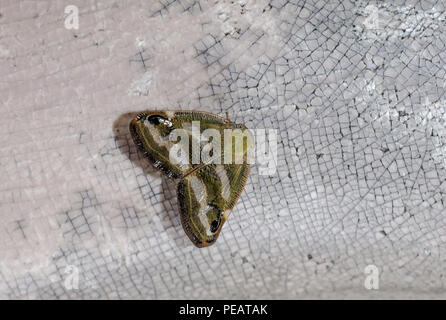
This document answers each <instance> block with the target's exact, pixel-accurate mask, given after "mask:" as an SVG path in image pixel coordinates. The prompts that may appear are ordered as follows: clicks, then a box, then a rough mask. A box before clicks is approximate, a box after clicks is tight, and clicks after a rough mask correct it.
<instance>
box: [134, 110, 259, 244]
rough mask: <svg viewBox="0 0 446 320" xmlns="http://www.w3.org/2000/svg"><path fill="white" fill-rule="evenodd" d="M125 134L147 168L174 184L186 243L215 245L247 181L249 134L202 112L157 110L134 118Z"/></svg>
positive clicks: (250, 147)
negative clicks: (141, 156) (187, 241)
mask: <svg viewBox="0 0 446 320" xmlns="http://www.w3.org/2000/svg"><path fill="white" fill-rule="evenodd" d="M197 124H198V127H197ZM197 128H198V129H197ZM178 129H181V130H178ZM194 130H195V131H194ZM130 132H131V134H132V137H133V140H134V142H135V144H136V145H137V146H138V148H139V149H140V150H141V151H142V152H143V153H144V155H145V156H146V157H147V158H148V159H149V160H150V161H151V162H152V164H153V165H154V166H155V167H156V168H158V169H160V170H161V171H162V172H164V173H165V174H166V175H167V176H168V177H169V178H171V179H173V180H174V181H175V182H176V183H177V196H178V203H179V211H180V219H181V223H182V226H183V229H184V231H185V232H186V234H187V236H188V237H189V239H190V240H191V241H192V242H193V243H194V244H195V245H196V246H197V247H206V246H209V245H212V244H213V243H215V241H216V240H217V238H218V235H219V234H220V231H221V229H222V227H223V224H224V223H225V221H226V220H227V218H228V216H229V213H230V212H231V211H232V209H233V208H234V206H235V204H236V203H237V201H238V199H239V197H240V195H241V193H242V191H243V188H244V187H245V184H246V181H247V179H248V174H249V167H250V165H249V161H248V157H249V155H250V152H252V151H251V150H252V144H250V142H251V143H252V141H253V140H252V134H251V132H250V131H249V129H247V128H246V127H245V126H244V125H240V124H235V123H233V122H231V121H230V120H229V119H228V117H227V116H226V118H223V117H220V116H217V115H215V114H212V113H208V112H201V111H166V110H158V111H146V112H142V113H139V114H138V115H137V116H136V117H135V118H133V120H132V121H131V123H130ZM179 133H181V134H179ZM209 133H210V134H209ZM197 134H198V137H197ZM211 136H212V138H210V137H211ZM203 137H204V138H203ZM179 138H180V139H179ZM240 139H241V140H240ZM178 140H180V141H178ZM240 141H242V142H240ZM237 143H239V144H238V145H237ZM240 143H241V144H240ZM194 146H195V147H197V146H198V148H195V149H194ZM186 149H188V150H186ZM219 157H220V158H219ZM228 158H230V159H229V161H228ZM197 159H198V160H199V161H197ZM237 159H238V161H237Z"/></svg>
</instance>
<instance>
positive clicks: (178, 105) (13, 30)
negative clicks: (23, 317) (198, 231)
mask: <svg viewBox="0 0 446 320" xmlns="http://www.w3.org/2000/svg"><path fill="white" fill-rule="evenodd" d="M64 5H65V4H63V3H62V2H60V1H15V0H14V1H13V0H9V1H8V0H2V1H1V6H0V74H1V81H0V91H1V94H0V102H1V108H0V130H1V135H0V164H1V165H0V184H1V188H0V298H62V299H67V298H101V299H106V298H149V299H161V298H164V299H167V298H223V299H224V298H227V297H231V298H251V299H252V298H319V297H338V298H349V297H362V298H383V297H399V298H405V297H430V298H440V297H441V298H445V297H446V296H445V293H444V287H445V277H444V276H443V274H444V269H445V267H446V261H445V259H446V251H445V247H446V225H445V221H446V210H445V201H446V199H445V192H446V191H445V190H446V182H445V180H446V133H445V125H446V119H445V117H446V116H445V115H446V113H445V111H446V108H445V105H446V97H445V83H444V79H445V61H446V50H445V43H446V32H445V31H446V30H445V18H446V17H445V13H444V10H445V8H444V4H443V2H441V1H432V2H431V1H404V2H403V1H382V2H379V3H375V2H372V1H370V2H367V1H347V0H345V1H341V0H337V1H319V0H309V1H287V0H283V1H280V0H279V1H276V0H273V1H266V0H263V1H248V0H242V1H237V0H236V1H215V3H214V2H212V4H211V2H208V1H195V0H169V1H87V0H84V1H82V0H79V1H73V5H76V6H77V7H78V8H79V14H80V16H79V29H78V30H67V29H65V27H64V9H65V7H64ZM152 106H153V107H154V108H158V109H160V107H162V108H163V109H171V110H181V109H183V110H191V109H192V110H202V111H208V112H212V113H215V114H220V115H222V116H224V113H225V112H228V113H229V117H230V119H231V120H232V121H234V122H236V123H243V124H245V125H246V126H247V127H249V128H274V129H277V130H278V140H279V142H278V163H277V172H276V174H273V175H271V176H263V175H259V174H258V168H257V167H256V166H252V169H251V173H250V177H249V179H248V183H247V186H246V188H245V192H244V193H243V195H242V197H241V198H240V200H239V202H238V205H237V210H238V214H237V215H232V216H231V219H229V220H228V222H227V223H226V225H225V231H224V232H223V233H222V234H221V236H220V238H219V241H218V242H217V243H216V244H215V245H214V246H212V247H209V248H205V249H197V248H195V247H194V246H193V245H192V244H190V243H189V240H188V239H187V237H186V236H185V235H184V233H183V231H182V228H181V222H180V218H179V215H178V204H177V201H176V194H175V189H174V187H173V186H172V185H171V183H170V182H169V181H167V180H166V179H165V178H162V177H161V174H160V173H158V172H157V171H155V169H153V168H152V167H151V165H150V164H148V163H147V162H146V161H145V159H143V158H142V157H141V155H140V154H138V153H137V152H136V147H135V145H134V144H133V143H132V141H131V137H130V133H129V132H128V123H129V121H130V119H131V118H132V116H133V114H131V113H130V114H127V112H133V111H136V110H146V109H147V108H149V107H152ZM368 265H374V266H376V267H377V268H378V269H379V270H380V278H379V280H380V281H379V290H366V289H365V287H364V281H365V277H366V275H365V274H364V270H365V267H366V266H368ZM216 269H218V270H219V276H218V277H216V276H215V270H216Z"/></svg>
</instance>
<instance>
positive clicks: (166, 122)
mask: <svg viewBox="0 0 446 320" xmlns="http://www.w3.org/2000/svg"><path fill="white" fill-rule="evenodd" d="M147 121H149V122H150V123H151V124H153V125H159V124H164V125H167V126H168V127H170V126H172V123H171V122H170V121H169V120H168V119H166V118H164V117H163V116H159V115H152V116H150V117H148V118H147Z"/></svg>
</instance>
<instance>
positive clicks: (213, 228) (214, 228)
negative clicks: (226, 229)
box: [211, 219, 220, 232]
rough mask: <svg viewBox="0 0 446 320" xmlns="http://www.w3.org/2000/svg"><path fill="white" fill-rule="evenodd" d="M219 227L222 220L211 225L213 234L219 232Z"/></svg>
mask: <svg viewBox="0 0 446 320" xmlns="http://www.w3.org/2000/svg"><path fill="white" fill-rule="evenodd" d="M219 225H220V219H217V220H214V221H212V223H211V232H215V231H217V229H218V226H219Z"/></svg>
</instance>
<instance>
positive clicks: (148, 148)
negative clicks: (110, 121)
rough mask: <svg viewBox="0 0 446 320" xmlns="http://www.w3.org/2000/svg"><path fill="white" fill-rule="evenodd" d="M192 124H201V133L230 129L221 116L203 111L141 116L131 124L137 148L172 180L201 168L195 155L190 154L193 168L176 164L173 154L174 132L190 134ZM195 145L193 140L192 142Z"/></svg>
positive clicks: (183, 163) (154, 113)
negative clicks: (196, 122) (209, 130)
mask: <svg viewBox="0 0 446 320" xmlns="http://www.w3.org/2000/svg"><path fill="white" fill-rule="evenodd" d="M192 121H200V123H201V131H203V130H205V129H208V128H215V129H217V130H221V128H223V127H224V126H227V125H228V124H227V121H226V120H225V119H224V118H222V117H219V116H216V115H214V114H211V113H207V112H199V111H163V110H161V111H147V112H142V113H140V114H138V115H137V116H136V117H135V118H134V119H133V120H132V121H131V123H130V132H131V134H132V137H133V140H134V142H135V144H136V145H137V146H138V147H139V149H140V150H141V151H142V152H143V153H144V154H145V156H146V157H147V158H148V159H149V160H150V161H151V162H152V163H153V165H154V166H155V167H156V168H158V169H160V170H161V171H163V172H164V173H165V174H167V175H168V176H169V177H170V178H173V179H178V178H182V177H183V176H185V175H186V174H188V172H190V171H192V170H194V169H195V168H196V167H197V166H199V165H200V164H192V153H190V154H189V161H188V163H189V164H186V163H185V162H180V163H179V164H173V163H172V162H171V161H170V159H169V152H170V150H171V148H172V147H173V146H174V145H175V144H176V142H175V141H171V139H170V134H171V133H172V131H173V130H174V129H185V130H186V131H188V132H189V131H190V137H191V135H192V132H191V127H192ZM189 141H190V143H192V139H191V138H190V139H189Z"/></svg>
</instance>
